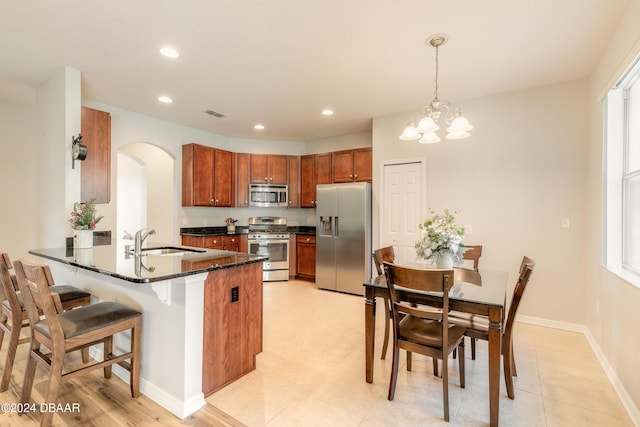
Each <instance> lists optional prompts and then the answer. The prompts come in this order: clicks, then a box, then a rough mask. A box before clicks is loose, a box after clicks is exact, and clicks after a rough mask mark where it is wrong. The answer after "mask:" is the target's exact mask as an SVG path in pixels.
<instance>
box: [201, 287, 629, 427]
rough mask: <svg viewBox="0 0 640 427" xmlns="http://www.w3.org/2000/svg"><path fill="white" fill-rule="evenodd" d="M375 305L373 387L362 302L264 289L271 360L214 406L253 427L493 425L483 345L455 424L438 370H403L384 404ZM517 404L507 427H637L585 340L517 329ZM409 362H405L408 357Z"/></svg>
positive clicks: (454, 385)
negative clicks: (447, 418) (445, 408)
mask: <svg viewBox="0 0 640 427" xmlns="http://www.w3.org/2000/svg"><path fill="white" fill-rule="evenodd" d="M380 306H381V304H380V303H379V304H378V307H379V308H378V316H377V330H376V331H377V336H376V338H377V341H376V359H375V360H376V361H375V374H374V381H373V384H367V383H366V382H365V380H364V301H363V297H358V296H352V295H345V294H340V293H335V292H330V291H320V290H317V289H316V288H315V285H314V284H313V283H307V282H301V281H290V282H271V283H265V285H264V351H263V352H262V353H261V354H260V355H258V358H257V369H256V370H255V371H253V372H251V373H250V374H248V375H246V376H245V377H243V378H241V379H239V380H238V381H236V382H234V383H233V384H231V385H229V386H227V387H226V388H224V389H222V390H220V391H218V392H217V393H215V394H213V395H212V396H210V397H209V398H208V399H207V402H208V403H210V404H212V405H214V406H216V407H217V408H219V409H220V410H222V411H224V412H226V413H228V414H229V415H231V416H233V417H234V418H236V419H238V420H239V421H241V422H243V423H244V424H246V425H247V426H256V427H257V426H270V427H271V426H296V427H299V426H322V427H325V426H361V427H365V426H366V427H380V426H417V425H443V426H444V425H446V426H484V425H488V421H489V408H488V406H489V398H488V385H487V353H486V343H484V342H478V356H477V359H476V361H472V360H471V356H470V351H469V346H467V355H466V357H467V364H466V365H467V366H466V375H467V386H466V388H465V389H461V388H460V387H459V385H458V384H459V382H458V373H457V364H454V365H453V366H452V367H451V368H450V375H449V377H450V384H451V385H450V387H449V399H450V411H451V422H450V423H445V422H444V420H443V419H442V416H443V413H442V384H441V382H440V381H441V380H440V379H439V378H436V377H434V376H433V375H432V372H431V369H432V368H431V360H430V359H426V358H423V357H421V356H419V355H414V362H413V365H414V366H413V371H412V372H407V371H406V369H405V366H404V363H403V364H402V365H401V366H400V374H399V378H398V385H397V389H396V397H395V400H394V401H392V402H389V401H388V400H387V387H388V381H389V371H390V367H391V355H390V354H389V356H388V359H387V360H380V349H381V338H382V333H383V330H384V329H383V328H384V322H383V320H384V315H383V313H382V310H381V308H380ZM515 354H516V355H515V357H516V362H517V368H518V377H517V378H516V379H515V387H516V398H515V400H510V399H509V398H508V397H507V396H506V391H505V388H504V381H503V384H502V395H501V397H500V425H501V426H550V427H551V426H563V427H564V426H632V425H633V423H632V422H631V420H630V418H629V416H628V415H627V413H626V411H625V410H624V408H623V406H622V404H621V403H620V400H619V399H618V397H617V395H616V393H615V391H614V389H613V387H612V386H611V384H610V383H609V381H608V380H607V377H606V375H605V374H604V371H603V370H602V368H601V366H600V365H599V363H598V361H597V359H596V357H595V356H594V354H593V352H592V351H591V348H590V347H589V344H588V343H587V340H586V339H585V337H584V336H583V335H582V334H579V333H573V332H566V331H560V330H556V329H550V328H544V327H538V326H532V325H527V324H523V323H518V324H517V326H516V329H515ZM402 358H403V359H404V355H402Z"/></svg>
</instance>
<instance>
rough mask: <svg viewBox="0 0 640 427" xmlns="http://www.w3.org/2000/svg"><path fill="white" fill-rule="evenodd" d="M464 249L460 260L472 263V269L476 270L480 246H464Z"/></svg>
mask: <svg viewBox="0 0 640 427" xmlns="http://www.w3.org/2000/svg"><path fill="white" fill-rule="evenodd" d="M465 248H466V250H465V251H464V253H463V254H462V259H463V260H470V261H473V269H474V270H478V260H479V259H480V257H481V256H482V245H469V246H466V245H465Z"/></svg>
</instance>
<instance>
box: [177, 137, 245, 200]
mask: <svg viewBox="0 0 640 427" xmlns="http://www.w3.org/2000/svg"><path fill="white" fill-rule="evenodd" d="M234 191H235V157H234V153H232V152H230V151H225V150H218V149H215V148H212V147H206V146H203V145H198V144H187V145H183V146H182V206H216V207H230V206H232V204H233V202H234V199H235V197H234V196H235V194H234Z"/></svg>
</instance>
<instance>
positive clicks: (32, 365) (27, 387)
mask: <svg viewBox="0 0 640 427" xmlns="http://www.w3.org/2000/svg"><path fill="white" fill-rule="evenodd" d="M31 347H33V343H32V344H31ZM39 348H40V345H37V346H36V348H35V350H37V349H39ZM33 351H34V349H33V348H30V349H29V359H28V360H27V368H26V369H25V371H24V381H23V382H22V395H21V396H20V403H24V404H27V403H29V401H30V400H31V388H32V387H33V379H34V377H35V375H36V364H37V362H36V359H35V356H33V354H32V352H33Z"/></svg>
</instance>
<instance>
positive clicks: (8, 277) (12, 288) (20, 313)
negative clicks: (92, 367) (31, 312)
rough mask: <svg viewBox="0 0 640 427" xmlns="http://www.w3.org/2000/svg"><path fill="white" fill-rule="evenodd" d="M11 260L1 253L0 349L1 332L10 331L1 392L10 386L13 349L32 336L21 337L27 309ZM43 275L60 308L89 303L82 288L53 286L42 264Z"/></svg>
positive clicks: (85, 353)
mask: <svg viewBox="0 0 640 427" xmlns="http://www.w3.org/2000/svg"><path fill="white" fill-rule="evenodd" d="M11 269H12V265H11V260H10V259H9V255H8V254H6V253H1V254H0V301H1V305H0V348H2V343H3V342H4V333H5V332H6V333H7V334H9V349H8V350H7V358H6V361H5V363H4V372H3V374H2V382H0V392H1V391H5V390H7V389H8V388H9V381H10V380H11V371H12V370H13V363H14V361H15V357H16V351H17V349H18V346H19V345H20V344H24V343H28V342H29V341H30V340H31V338H30V337H23V338H20V332H21V330H22V328H24V327H27V326H29V324H28V318H27V312H26V311H25V309H24V306H23V303H22V295H21V293H20V292H19V291H18V283H17V281H16V277H15V275H13V274H11V272H10V270H11ZM44 273H45V278H46V280H47V285H48V286H50V288H49V290H50V291H51V292H54V293H56V294H57V295H58V296H59V297H60V301H61V303H62V309H63V310H70V309H72V308H74V307H82V306H85V305H89V304H90V303H91V294H90V293H89V292H85V291H83V290H81V289H78V288H75V287H73V286H68V285H55V284H54V282H53V277H52V275H51V270H49V267H47V266H45V271H44ZM82 361H83V362H84V363H87V362H88V361H89V352H88V350H83V351H82Z"/></svg>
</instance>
